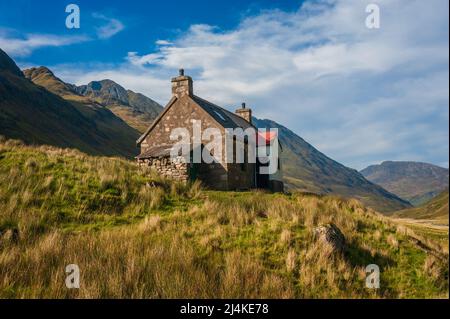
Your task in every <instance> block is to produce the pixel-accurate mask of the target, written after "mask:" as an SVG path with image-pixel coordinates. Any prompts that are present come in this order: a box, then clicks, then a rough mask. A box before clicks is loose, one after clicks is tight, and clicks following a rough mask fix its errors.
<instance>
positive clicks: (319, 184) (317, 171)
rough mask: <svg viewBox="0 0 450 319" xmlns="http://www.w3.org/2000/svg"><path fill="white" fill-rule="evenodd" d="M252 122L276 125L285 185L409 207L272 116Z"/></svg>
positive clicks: (387, 207) (385, 207) (382, 206)
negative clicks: (316, 147)
mask: <svg viewBox="0 0 450 319" xmlns="http://www.w3.org/2000/svg"><path fill="white" fill-rule="evenodd" d="M254 123H255V125H256V126H257V127H260V128H268V127H274V128H278V132H279V135H280V142H281V143H282V147H283V153H282V155H281V158H282V168H283V176H284V180H285V183H286V186H287V187H288V188H290V189H300V190H303V191H307V192H314V193H320V194H334V195H339V196H343V197H354V198H357V199H359V200H360V201H361V202H363V203H364V204H365V205H367V206H369V207H372V208H374V209H377V210H378V211H381V212H388V211H393V210H396V209H402V208H406V207H410V204H409V203H408V202H407V201H405V200H402V199H400V198H398V197H397V196H396V195H394V194H392V193H390V192H388V191H386V190H385V189H383V188H382V187H380V186H378V185H375V184H373V183H372V182H370V181H368V180H367V179H365V178H364V176H362V175H361V174H360V173H358V171H356V170H354V169H351V168H348V167H346V166H344V165H342V164H340V163H338V162H336V161H334V160H332V159H331V158H329V157H327V156H326V155H324V154H323V153H321V152H319V151H318V150H317V149H315V148H314V147H313V146H312V145H311V144H309V143H307V142H306V141H305V140H304V139H302V138H301V137H300V136H298V135H297V134H295V133H294V132H292V131H291V130H289V129H288V128H286V127H284V126H282V125H280V124H278V123H276V122H274V121H271V120H259V119H256V118H254Z"/></svg>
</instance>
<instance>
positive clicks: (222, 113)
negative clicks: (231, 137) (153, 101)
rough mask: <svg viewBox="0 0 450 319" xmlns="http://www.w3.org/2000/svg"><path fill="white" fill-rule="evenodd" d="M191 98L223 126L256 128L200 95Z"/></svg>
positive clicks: (141, 138)
mask: <svg viewBox="0 0 450 319" xmlns="http://www.w3.org/2000/svg"><path fill="white" fill-rule="evenodd" d="M176 99H177V98H176V97H172V99H171V100H170V101H169V103H168V104H167V105H166V107H165V108H164V110H163V111H162V112H161V113H160V114H159V116H158V117H157V118H156V119H155V120H154V121H153V123H152V125H150V127H149V128H148V129H147V131H145V133H144V134H142V135H141V137H139V139H138V140H137V141H136V142H137V144H139V143H141V142H142V141H143V140H144V139H145V137H146V136H147V135H148V133H150V131H151V130H152V129H153V127H154V126H155V125H156V123H158V122H159V120H160V119H161V118H162V117H163V116H164V114H165V113H166V112H167V111H168V109H169V108H170V106H171V105H172V104H173V103H174V102H175V101H176ZM191 99H192V100H193V101H194V102H195V103H196V104H197V105H198V106H200V107H201V108H202V109H203V110H204V111H205V112H207V113H208V114H209V115H210V116H211V117H212V118H213V119H214V120H216V122H217V123H219V124H220V125H222V127H224V128H232V129H234V128H238V127H241V128H242V129H244V130H245V129H246V128H249V127H253V128H255V129H256V127H255V126H253V125H252V124H250V123H249V122H247V121H246V120H245V119H243V118H242V117H240V116H239V115H237V114H234V113H232V112H230V111H227V110H225V109H224V108H222V107H220V106H218V105H216V104H214V103H211V102H209V101H207V100H204V99H202V98H201V97H198V96H196V95H192V96H191Z"/></svg>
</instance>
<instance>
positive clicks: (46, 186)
mask: <svg viewBox="0 0 450 319" xmlns="http://www.w3.org/2000/svg"><path fill="white" fill-rule="evenodd" d="M0 180H2V183H1V184H0V232H2V233H3V234H7V233H8V231H11V230H16V231H17V232H18V239H17V240H11V239H9V240H8V239H6V235H3V236H2V237H1V238H2V239H1V240H0V297H63V298H72V297H85V298H92V297H152V298H164V297H166V298H173V297H180V298H193V297H262V298H265V297H282V298H293V297H295V298H327V297H338V298H341V297H355V298H361V297H374V298H376V297H400V298H405V297H446V296H448V283H447V280H446V278H447V279H448V270H447V268H448V264H447V262H445V261H446V260H448V250H447V251H445V249H442V247H440V246H439V244H438V243H437V242H436V241H435V240H432V239H428V238H421V237H419V238H420V241H421V243H422V245H425V246H424V247H428V248H426V249H430V253H428V254H427V253H426V252H425V251H424V250H423V249H424V248H423V247H422V248H420V247H419V245H418V244H417V241H415V240H413V239H412V238H413V236H414V237H418V236H419V235H417V234H414V233H413V232H412V231H411V230H409V229H407V228H405V227H403V226H398V225H397V224H395V223H393V222H391V221H390V220H389V219H388V218H386V217H383V216H381V215H378V214H376V213H374V212H373V211H371V210H370V209H366V208H364V207H363V206H362V205H361V204H359V202H357V201H355V200H342V199H339V198H336V197H331V196H323V197H320V196H313V195H303V194H292V195H282V194H267V193H261V192H239V193H236V192H211V191H204V190H201V189H199V187H198V185H196V184H195V185H187V186H185V185H182V184H177V183H173V182H169V181H165V180H162V179H160V178H159V177H157V176H154V175H152V173H150V172H145V171H143V170H142V169H140V168H138V167H136V165H135V164H134V163H132V162H128V161H125V160H122V159H115V158H101V157H91V156H88V155H85V154H83V153H80V152H78V151H74V150H67V149H66V150H62V149H57V148H53V147H46V146H41V147H38V148H36V147H29V146H23V145H21V144H20V143H18V142H16V141H11V140H9V141H2V142H0ZM148 183H149V184H152V185H154V187H149V186H146V185H147V184H148ZM329 222H333V223H335V224H336V225H337V226H338V227H339V228H340V229H341V230H342V232H343V233H344V235H345V236H346V238H347V242H348V247H349V249H348V251H347V252H346V253H345V254H344V255H340V254H337V255H329V254H327V249H326V247H324V246H322V245H321V244H320V243H319V242H315V241H314V240H313V235H312V230H313V228H314V227H315V226H316V225H318V224H323V223H329ZM430 247H431V248H430ZM70 263H76V264H78V265H79V267H80V270H81V289H80V290H68V289H66V288H65V287H64V279H65V275H66V274H65V272H64V269H65V266H66V265H67V264H70ZM371 263H376V264H378V265H379V266H380V268H381V271H382V275H381V289H379V290H378V291H374V290H368V289H366V288H364V287H365V286H364V278H365V273H364V268H365V266H366V265H368V264H371Z"/></svg>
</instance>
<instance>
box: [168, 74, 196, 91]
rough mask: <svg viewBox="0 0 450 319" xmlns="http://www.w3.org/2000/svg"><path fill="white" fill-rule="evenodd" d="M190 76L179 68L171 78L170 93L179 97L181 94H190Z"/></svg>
mask: <svg viewBox="0 0 450 319" xmlns="http://www.w3.org/2000/svg"><path fill="white" fill-rule="evenodd" d="M193 94H194V93H193V89H192V78H191V77H190V76H186V75H184V69H180V70H179V75H178V76H177V77H174V78H172V95H175V96H176V97H178V98H180V97H182V96H183V95H189V96H192V95H193Z"/></svg>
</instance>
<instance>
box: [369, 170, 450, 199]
mask: <svg viewBox="0 0 450 319" xmlns="http://www.w3.org/2000/svg"><path fill="white" fill-rule="evenodd" d="M361 174H363V175H364V176H365V177H366V178H367V179H368V180H370V181H372V182H374V183H376V184H378V185H380V186H382V187H383V188H385V189H387V190H388V191H390V192H392V193H394V194H396V195H397V196H399V197H401V198H403V199H405V200H408V201H409V202H410V203H412V204H413V205H416V206H417V205H420V204H422V203H425V202H426V201H428V200H430V199H431V198H433V197H434V196H436V195H438V194H439V193H441V192H442V191H443V190H444V189H446V188H448V186H449V182H448V177H449V176H448V169H447V168H443V167H439V166H436V165H433V164H428V163H420V162H394V161H386V162H383V163H381V164H379V165H371V166H369V167H367V168H365V169H363V170H362V171H361Z"/></svg>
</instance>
